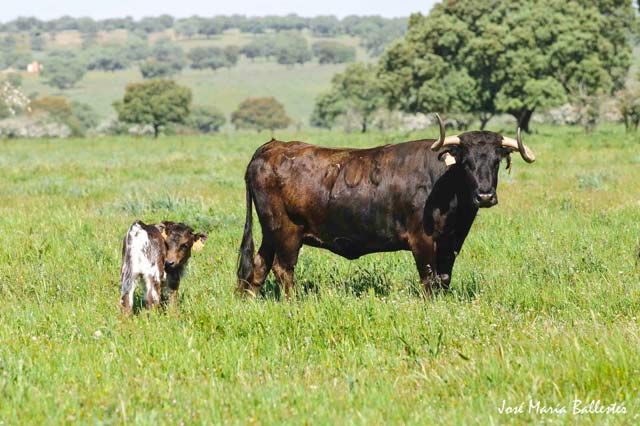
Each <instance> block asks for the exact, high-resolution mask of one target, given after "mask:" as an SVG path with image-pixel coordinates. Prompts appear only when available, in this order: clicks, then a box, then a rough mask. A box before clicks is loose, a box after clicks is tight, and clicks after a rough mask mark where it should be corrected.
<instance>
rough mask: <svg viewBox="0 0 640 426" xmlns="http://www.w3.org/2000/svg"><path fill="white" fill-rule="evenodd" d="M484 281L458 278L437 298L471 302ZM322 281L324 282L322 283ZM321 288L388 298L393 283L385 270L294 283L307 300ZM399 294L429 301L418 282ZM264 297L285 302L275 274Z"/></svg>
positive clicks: (299, 295)
mask: <svg viewBox="0 0 640 426" xmlns="http://www.w3.org/2000/svg"><path fill="white" fill-rule="evenodd" d="M482 281H483V278H482V277H480V276H478V274H476V273H471V274H470V275H466V276H464V277H458V279H457V280H456V279H455V276H454V280H453V282H452V285H451V287H450V288H449V289H448V290H444V289H437V290H436V291H435V292H434V295H433V297H435V298H451V299H454V300H457V301H461V302H471V301H473V300H475V299H476V298H477V297H478V295H479V294H480V283H481V282H482ZM319 282H322V284H320V283H319ZM322 287H325V288H326V287H331V288H333V289H336V290H340V291H341V292H343V293H344V294H345V295H349V296H355V297H362V296H365V295H367V294H370V293H371V292H373V294H374V295H375V296H378V297H385V296H389V295H390V294H391V292H392V290H393V285H392V280H391V279H390V277H389V275H388V274H387V273H386V272H385V271H380V270H377V269H376V268H374V269H373V270H368V269H365V268H362V267H357V268H356V270H355V272H353V273H351V274H350V275H346V274H344V273H343V272H340V273H333V272H332V273H329V274H328V277H326V278H323V279H322V280H314V279H313V278H311V279H297V280H296V284H295V297H296V298H303V299H304V298H306V297H308V296H309V295H317V294H319V293H320V289H321V288H322ZM399 291H401V292H406V293H407V294H409V295H410V296H412V297H416V298H426V294H425V291H424V288H423V286H422V284H421V283H420V281H419V280H418V279H417V277H416V279H415V280H411V281H409V282H407V283H405V284H404V285H403V286H402V287H401V288H400V289H399ZM261 296H262V297H263V298H264V299H267V300H283V299H284V289H283V288H280V286H279V285H278V283H277V282H276V280H275V278H274V277H273V275H272V274H269V277H268V279H267V280H266V281H265V283H264V285H263V286H262V289H261Z"/></svg>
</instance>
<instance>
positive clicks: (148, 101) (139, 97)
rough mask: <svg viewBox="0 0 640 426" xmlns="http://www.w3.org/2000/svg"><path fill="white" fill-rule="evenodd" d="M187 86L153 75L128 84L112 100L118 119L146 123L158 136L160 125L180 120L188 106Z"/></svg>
mask: <svg viewBox="0 0 640 426" xmlns="http://www.w3.org/2000/svg"><path fill="white" fill-rule="evenodd" d="M191 97H192V95H191V90H190V89H189V88H187V87H182V86H179V85H178V84H176V82H175V81H172V80H160V79H154V80H149V81H145V82H142V83H134V84H129V85H128V86H127V87H126V89H125V93H124V97H123V99H122V101H121V102H115V103H114V108H115V109H116V111H117V112H118V119H119V120H120V121H122V122H125V123H132V124H149V125H151V126H153V134H154V136H155V137H158V133H159V129H160V127H161V126H166V125H167V124H169V123H184V122H185V120H186V119H187V117H188V116H189V111H190V108H191Z"/></svg>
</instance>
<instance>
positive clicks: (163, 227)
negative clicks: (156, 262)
mask: <svg viewBox="0 0 640 426" xmlns="http://www.w3.org/2000/svg"><path fill="white" fill-rule="evenodd" d="M156 226H157V227H158V229H159V230H160V232H162V236H163V237H164V241H165V244H166V246H167V255H166V257H165V261H164V263H165V267H166V268H168V269H182V268H183V267H184V266H185V265H186V264H187V262H188V261H189V258H190V257H191V250H199V249H201V248H202V247H203V245H204V242H205V241H206V240H207V235H206V234H202V233H195V232H194V231H193V229H192V228H191V227H189V226H187V225H185V224H184V223H175V222H169V221H163V222H162V223H161V224H158V225H156Z"/></svg>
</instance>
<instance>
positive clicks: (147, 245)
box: [120, 221, 207, 312]
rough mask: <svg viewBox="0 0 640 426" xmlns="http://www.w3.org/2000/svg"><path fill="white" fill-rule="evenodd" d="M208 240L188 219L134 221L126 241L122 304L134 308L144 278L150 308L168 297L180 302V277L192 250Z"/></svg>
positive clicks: (145, 293)
mask: <svg viewBox="0 0 640 426" xmlns="http://www.w3.org/2000/svg"><path fill="white" fill-rule="evenodd" d="M206 240H207V236H206V235H205V234H201V233H197V234H196V233H194V232H193V229H191V228H190V227H189V226H187V225H185V224H184V223H175V222H168V221H164V222H162V223H158V224H154V225H147V224H145V223H143V222H142V221H137V222H135V223H134V224H133V225H131V227H130V228H129V230H128V231H127V235H126V236H125V237H124V241H123V243H122V270H121V273H120V281H121V283H122V295H121V299H120V303H121V304H122V308H123V309H124V310H125V311H126V312H131V309H132V306H133V292H134V291H135V289H136V285H137V284H138V281H139V280H140V279H141V278H142V279H143V280H144V283H145V292H144V302H145V306H146V307H147V308H148V307H151V306H158V305H159V304H160V303H162V304H165V303H166V302H167V301H172V302H173V303H177V300H178V287H179V286H180V278H181V277H182V274H183V273H184V269H185V266H187V262H188V261H189V257H191V250H192V249H193V250H200V249H201V248H202V247H203V245H204V242H205V241H206Z"/></svg>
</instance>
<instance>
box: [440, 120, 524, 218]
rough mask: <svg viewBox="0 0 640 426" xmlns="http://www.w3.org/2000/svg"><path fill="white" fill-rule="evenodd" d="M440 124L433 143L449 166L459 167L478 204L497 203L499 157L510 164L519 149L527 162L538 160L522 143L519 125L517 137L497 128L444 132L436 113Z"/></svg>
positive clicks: (476, 204) (477, 205)
mask: <svg viewBox="0 0 640 426" xmlns="http://www.w3.org/2000/svg"><path fill="white" fill-rule="evenodd" d="M436 118H437V119H438V124H439V125H440V138H439V139H438V140H437V141H435V142H434V143H433V145H431V149H432V150H434V151H437V152H438V153H439V154H438V158H439V159H440V160H442V161H445V163H446V164H447V166H449V167H460V168H461V170H462V171H463V173H464V177H465V181H466V184H467V187H468V188H469V191H470V193H471V199H472V202H473V204H474V205H475V206H476V207H491V206H494V205H496V204H498V195H497V194H496V187H497V185H498V168H499V167H500V161H501V160H502V159H503V158H504V159H506V161H507V168H509V167H511V157H510V154H511V153H512V152H514V151H518V152H519V153H520V155H521V156H522V158H523V159H524V160H525V161H526V162H527V163H533V162H534V161H535V159H536V158H535V155H534V154H533V151H531V150H530V149H529V148H528V147H526V146H525V145H524V144H523V143H522V134H521V132H520V129H518V135H517V139H515V140H514V139H511V138H508V137H506V136H502V135H500V134H498V133H494V132H486V131H474V132H467V133H463V134H461V135H454V136H445V130H444V124H443V123H442V120H441V119H440V116H439V115H438V114H436Z"/></svg>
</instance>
